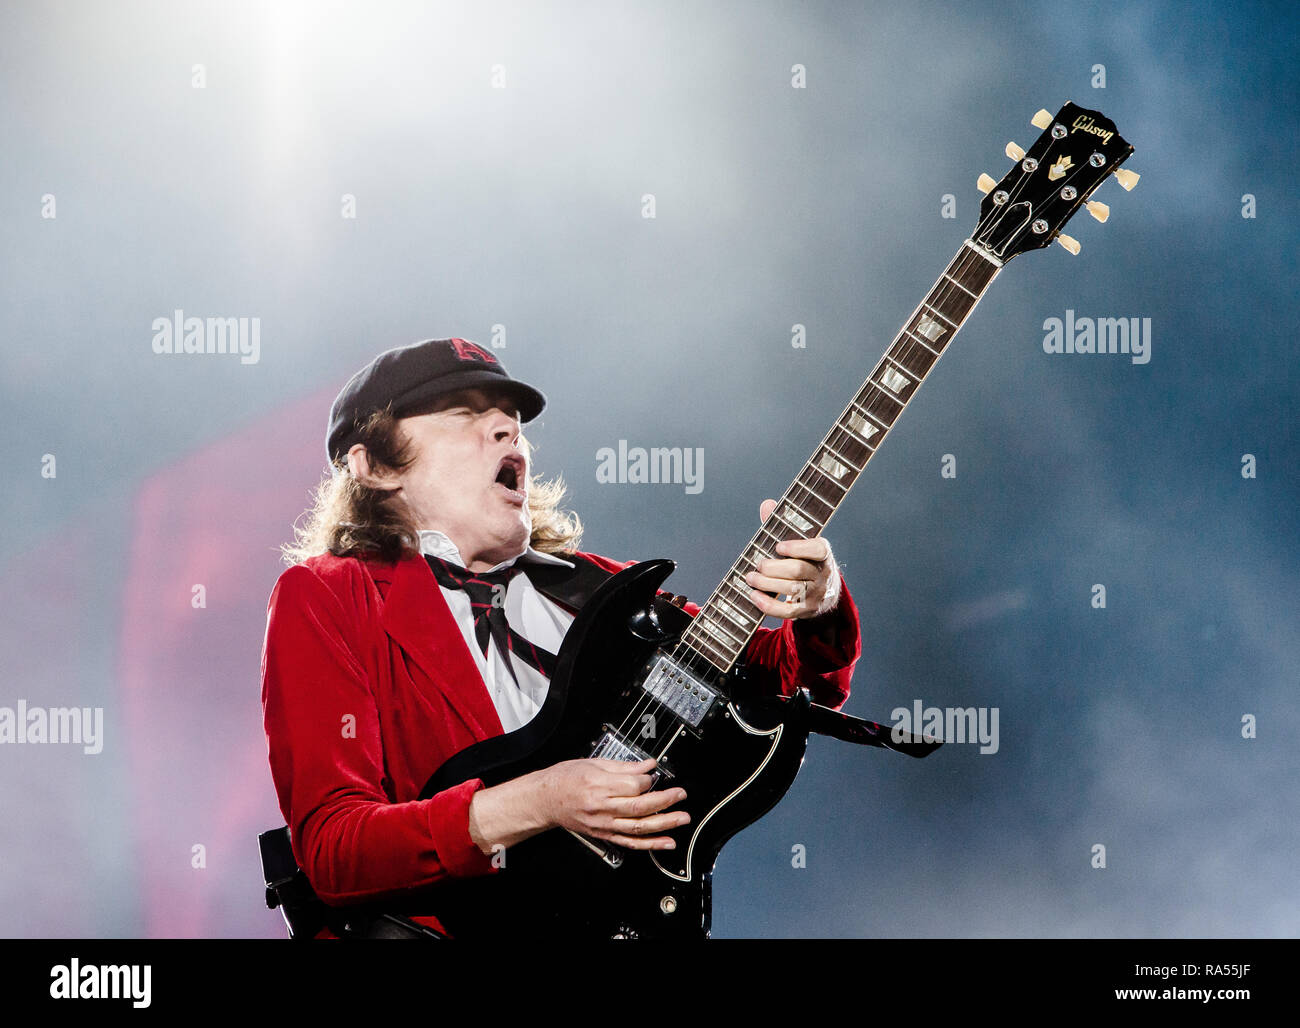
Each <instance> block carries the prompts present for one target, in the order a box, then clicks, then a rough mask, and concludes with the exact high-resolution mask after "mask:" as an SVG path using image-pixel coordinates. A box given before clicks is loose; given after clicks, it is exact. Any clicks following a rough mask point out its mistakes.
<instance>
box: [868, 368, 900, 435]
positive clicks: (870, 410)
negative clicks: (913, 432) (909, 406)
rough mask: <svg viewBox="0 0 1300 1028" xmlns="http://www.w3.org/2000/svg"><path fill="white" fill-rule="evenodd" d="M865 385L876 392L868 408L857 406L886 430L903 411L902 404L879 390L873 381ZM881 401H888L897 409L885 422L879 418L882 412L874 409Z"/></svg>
mask: <svg viewBox="0 0 1300 1028" xmlns="http://www.w3.org/2000/svg"><path fill="white" fill-rule="evenodd" d="M867 385H869V386H870V387H871V388H872V389H874V390H875V391H876V392H875V395H873V396H872V397H871V406H869V407H868V406H867V405H866V404H859V406H861V407H862V408H863V409H864V410H866V411H867V412H868V413H870V414H871V415H873V420H875V421H879V422H881V423H882V424H883V425H884V426H885V427H886V428H889V427H891V426H892V425H893V423H894V422H895V421H896V420H897V419H898V415H899V414H901V413H902V411H903V402H902V401H901V400H899V399H898V398H896V397H894V396H890V395H889V393H888V392H886V391H885V390H884V389H883V388H881V386H880V385H879V384H878V383H877V382H876V381H875V380H874V379H870V380H868V382H867ZM881 400H888V401H889V402H890V403H892V404H894V405H895V406H897V407H898V410H896V411H894V414H893V417H891V418H890V420H889V421H887V422H886V421H885V420H884V418H882V417H880V416H879V415H880V414H881V413H883V412H881V411H879V410H877V409H876V405H878V404H879V403H880V401H881Z"/></svg>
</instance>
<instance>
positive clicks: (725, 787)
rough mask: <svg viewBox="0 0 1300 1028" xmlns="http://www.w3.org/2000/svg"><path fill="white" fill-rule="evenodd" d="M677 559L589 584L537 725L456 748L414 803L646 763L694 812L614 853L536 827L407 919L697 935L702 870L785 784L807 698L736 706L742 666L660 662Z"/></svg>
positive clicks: (472, 933) (740, 699)
mask: <svg viewBox="0 0 1300 1028" xmlns="http://www.w3.org/2000/svg"><path fill="white" fill-rule="evenodd" d="M675 566H676V565H675V564H674V563H673V562H672V561H668V560H655V561H646V562H643V563H640V564H634V565H633V566H632V567H629V568H627V569H625V570H624V571H621V572H619V573H618V574H617V575H615V576H614V577H612V578H610V579H609V580H608V581H607V582H605V583H604V584H603V585H602V586H601V587H600V588H599V589H597V590H596V592H595V593H594V594H593V595H592V597H591V599H590V600H589V601H588V602H587V603H586V604H585V605H584V606H583V607H582V609H581V610H580V611H579V613H578V616H577V618H576V619H575V621H574V623H573V624H572V626H570V628H569V631H568V632H567V634H566V635H565V637H564V642H563V644H562V646H561V648H560V652H559V653H558V654H557V663H556V670H555V674H554V676H553V677H552V679H551V685H550V689H549V692H548V694H547V699H546V702H545V704H544V705H543V707H542V709H541V710H540V711H539V712H538V714H537V716H536V717H535V718H534V719H533V720H532V721H530V722H529V723H528V724H527V725H525V726H524V727H523V728H521V729H519V730H518V731H515V732H511V733H509V734H507V735H502V736H497V737H496V738H493V739H488V740H485V741H483V742H481V743H478V744H476V745H474V746H471V747H469V748H468V749H465V750H462V751H461V752H460V753H458V754H456V755H455V756H454V757H452V758H451V759H450V760H448V761H447V762H446V763H445V764H443V765H442V767H440V768H439V769H438V771H437V772H436V773H435V774H434V776H433V777H432V778H431V779H430V780H429V783H428V784H427V785H426V786H425V789H424V792H423V793H422V794H421V795H422V797H426V796H431V795H433V793H435V792H438V791H440V790H442V789H445V788H448V787H450V786H453V785H456V784H458V783H460V782H463V781H466V780H468V779H471V778H481V779H483V781H484V782H485V783H486V784H487V785H489V786H491V785H496V784H499V783H501V782H504V781H507V780H509V779H512V778H517V777H518V776H520V775H523V774H527V773H529V772H531V771H536V770H539V769H541V768H544V767H549V766H550V765H552V764H556V763H559V762H561V761H564V760H573V759H576V758H583V757H590V756H612V757H614V758H615V759H625V760H632V759H642V757H643V756H654V757H657V758H658V759H659V768H660V769H661V770H662V771H663V772H664V777H663V778H661V779H660V780H659V781H658V782H657V783H656V786H655V787H656V788H662V787H667V786H681V787H682V788H684V789H685V790H686V795H687V798H686V800H685V801H684V802H683V803H681V804H678V805H677V806H675V807H673V808H672V809H674V810H686V811H687V812H689V813H690V815H691V822H690V824H688V825H685V826H684V827H682V828H679V829H676V830H674V831H673V832H671V833H670V834H671V835H672V836H673V838H675V839H676V840H677V848H676V849H674V850H656V851H642V850H625V849H622V848H620V847H615V846H611V845H608V844H605V843H601V842H599V841H597V840H589V839H585V838H583V837H579V836H577V835H575V834H573V833H570V832H568V831H566V830H564V829H551V830H550V831H546V832H543V833H542V834H540V835H536V836H533V837H532V838H531V839H528V840H526V841H524V842H522V843H519V844H517V845H515V846H512V847H511V848H510V849H509V850H506V851H503V853H502V854H501V857H502V858H503V859H504V864H503V865H502V866H501V869H500V870H499V871H497V873H495V874H492V875H486V876H481V877H474V878H468V879H452V880H448V881H446V882H444V883H442V884H440V885H438V886H437V887H436V888H433V889H430V890H428V902H427V904H426V903H423V902H422V903H421V904H420V905H421V906H422V907H424V908H425V909H423V910H421V911H418V912H420V913H431V914H433V915H435V916H436V917H438V918H439V920H441V921H442V923H443V924H444V925H445V926H446V928H447V930H448V932H450V933H451V935H452V936H453V937H455V938H464V939H475V938H478V939H492V940H494V941H501V940H503V939H517V938H524V937H538V938H539V939H554V938H570V939H574V938H587V939H608V938H641V939H656V938H657V939H691V938H706V937H707V936H708V934H709V923H710V884H711V876H712V873H713V865H714V861H715V860H716V859H717V855H718V852H719V851H720V850H721V849H722V846H723V844H724V843H726V841H727V840H728V839H729V838H731V836H733V835H735V834H736V833H737V832H739V831H740V830H741V829H743V828H745V827H746V826H747V825H749V824H752V823H753V822H754V821H756V820H758V819H759V818H760V817H762V816H763V814H765V813H766V812H767V811H768V810H770V809H771V808H772V807H773V806H774V805H775V804H776V803H777V801H778V800H780V798H781V797H782V796H783V795H784V794H785V793H786V791H787V790H788V789H789V788H790V785H791V783H793V781H794V779H795V776H796V775H797V774H798V771H799V766H800V764H801V763H802V761H803V754H804V749H805V747H806V745H807V739H808V718H807V711H808V707H809V701H808V698H807V696H806V694H804V693H799V694H797V695H796V696H795V697H794V698H790V699H787V698H784V697H752V698H749V697H745V696H744V695H743V694H744V691H745V690H744V677H743V671H739V670H733V671H731V672H729V673H727V674H726V675H722V674H720V673H719V672H718V671H717V669H716V668H713V667H711V666H710V665H705V664H704V662H703V661H700V660H698V659H696V660H694V661H692V662H690V663H689V667H688V668H687V667H686V666H685V665H683V667H682V668H677V665H671V664H670V665H666V664H665V663H664V660H665V659H666V658H669V656H670V655H671V653H672V652H673V649H674V646H675V644H676V642H677V640H678V638H679V637H680V636H681V634H682V632H683V631H685V629H686V628H687V626H688V625H689V624H690V623H691V617H690V615H688V614H686V613H685V612H684V611H682V610H680V609H679V608H677V607H675V606H673V605H672V604H671V603H668V602H666V601H665V600H664V599H662V598H660V597H657V596H656V590H657V588H658V586H659V585H660V583H662V582H663V581H664V579H666V578H667V577H668V575H669V574H670V573H671V572H672V570H673V569H674V567H675ZM701 665H704V666H705V668H706V669H707V670H704V671H702V670H701ZM675 668H677V670H675ZM683 668H684V670H683ZM678 674H681V675H682V676H683V678H684V680H683V681H680V682H679V681H678V680H677V678H676V676H677V675H678ZM692 679H694V680H693V681H692ZM647 681H649V682H651V683H657V684H655V686H654V687H655V689H656V690H657V696H655V697H652V696H651V695H650V694H649V693H648V692H647V690H646V689H645V688H644V687H643V683H644V682H647ZM702 708H706V709H704V710H703V712H701V711H702ZM423 899H424V897H422V900H423ZM412 912H415V911H412Z"/></svg>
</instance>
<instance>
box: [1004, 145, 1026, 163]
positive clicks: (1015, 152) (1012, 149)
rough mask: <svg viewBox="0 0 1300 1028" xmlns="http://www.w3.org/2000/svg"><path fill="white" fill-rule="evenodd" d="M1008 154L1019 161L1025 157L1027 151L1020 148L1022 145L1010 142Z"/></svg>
mask: <svg viewBox="0 0 1300 1028" xmlns="http://www.w3.org/2000/svg"><path fill="white" fill-rule="evenodd" d="M1007 156H1008V157H1010V158H1011V159H1012V160H1013V161H1019V160H1022V159H1023V158H1024V156H1025V151H1024V150H1022V149H1020V147H1018V146H1016V144H1015V143H1008V144H1007Z"/></svg>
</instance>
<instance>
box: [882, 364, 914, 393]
mask: <svg viewBox="0 0 1300 1028" xmlns="http://www.w3.org/2000/svg"><path fill="white" fill-rule="evenodd" d="M880 384H881V385H883V386H884V387H885V388H886V389H888V390H889V391H890V392H892V393H902V391H903V390H904V389H906V388H907V386H908V381H907V376H906V375H904V374H902V373H901V372H900V371H897V370H896V369H894V368H886V369H885V373H884V374H883V375H881V376H880Z"/></svg>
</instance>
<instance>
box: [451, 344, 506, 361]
mask: <svg viewBox="0 0 1300 1028" xmlns="http://www.w3.org/2000/svg"><path fill="white" fill-rule="evenodd" d="M451 345H452V346H453V347H454V348H455V350H456V356H457V357H459V358H460V359H461V360H463V361H486V362H487V363H488V364H495V363H496V362H497V359H496V358H495V357H493V356H492V354H490V353H488V352H487V350H485V349H483V347H481V346H479V345H478V344H477V343H471V342H469V341H468V340H465V339H453V340H452V341H451Z"/></svg>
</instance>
